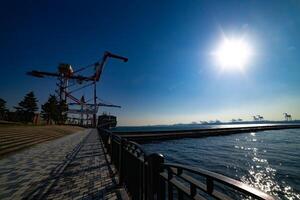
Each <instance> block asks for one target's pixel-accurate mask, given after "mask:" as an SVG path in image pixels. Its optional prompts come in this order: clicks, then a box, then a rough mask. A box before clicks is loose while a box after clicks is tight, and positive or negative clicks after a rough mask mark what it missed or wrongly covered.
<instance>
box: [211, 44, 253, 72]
mask: <svg viewBox="0 0 300 200" xmlns="http://www.w3.org/2000/svg"><path fill="white" fill-rule="evenodd" d="M251 54H252V51H251V48H250V45H249V44H248V43H247V42H246V41H245V40H243V39H228V38H225V39H224V40H223V41H222V43H221V44H220V46H219V47H218V48H217V50H216V51H215V52H214V55H215V57H216V61H217V63H218V65H219V66H221V67H222V68H223V69H243V68H244V67H245V66H246V64H247V63H248V62H249V60H250V57H251Z"/></svg>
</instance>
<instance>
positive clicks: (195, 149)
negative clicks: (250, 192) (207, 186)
mask: <svg viewBox="0 0 300 200" xmlns="http://www.w3.org/2000/svg"><path fill="white" fill-rule="evenodd" d="M224 126H226V125H213V126H211V125H210V126H207V127H204V128H210V127H211V128H216V127H222V128H224ZM243 126H245V125H243ZM246 126H248V125H246ZM194 127H195V128H199V126H198V127H197V126H194ZM201 127H203V125H202V126H201ZM228 127H232V125H228ZM192 128H193V126H192V127H191V126H188V127H180V129H181V130H183V129H192ZM117 129H118V130H119V131H134V130H135V131H141V130H147V131H150V130H178V127H177V128H176V127H174V126H171V127H170V126H169V127H168V126H163V127H159V126H158V127H154V128H153V127H147V126H146V127H131V128H130V127H125V128H117ZM143 146H144V148H145V150H146V151H147V152H149V153H150V152H157V153H162V154H163V155H164V156H165V159H166V160H167V161H169V162H173V163H180V164H187V165H189V166H194V167H200V168H203V169H207V170H211V171H214V172H217V173H220V174H223V175H226V176H228V177H231V178H234V179H237V180H240V181H242V182H244V183H247V184H249V185H251V186H253V187H256V188H258V189H260V190H262V191H265V192H266V193H268V194H271V195H273V196H276V197H278V198H279V199H300V129H287V130H274V131H262V132H256V133H255V132H253V133H241V134H235V135H227V136H216V137H206V138H192V139H188V138H187V139H178V140H169V141H160V142H154V143H148V144H144V145H143Z"/></svg>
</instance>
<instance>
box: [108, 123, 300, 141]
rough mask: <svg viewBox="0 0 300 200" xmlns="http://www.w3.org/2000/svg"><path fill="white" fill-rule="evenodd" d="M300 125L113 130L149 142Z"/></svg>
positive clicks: (126, 137)
mask: <svg viewBox="0 0 300 200" xmlns="http://www.w3.org/2000/svg"><path fill="white" fill-rule="evenodd" d="M297 128H300V125H299V124H297V125H272V126H251V127H237V128H204V129H189V130H161V131H134V132H113V133H114V134H116V135H119V136H121V137H123V138H125V139H128V140H132V141H135V142H138V143H149V142H152V141H163V140H174V139H182V138H201V137H210V136H222V135H231V134H238V133H247V132H257V131H267V130H280V129H297Z"/></svg>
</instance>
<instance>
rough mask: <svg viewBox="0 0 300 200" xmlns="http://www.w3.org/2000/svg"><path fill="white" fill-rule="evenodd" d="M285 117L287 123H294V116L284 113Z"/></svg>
mask: <svg viewBox="0 0 300 200" xmlns="http://www.w3.org/2000/svg"><path fill="white" fill-rule="evenodd" d="M283 115H284V119H285V120H286V121H292V115H291V114H288V113H283Z"/></svg>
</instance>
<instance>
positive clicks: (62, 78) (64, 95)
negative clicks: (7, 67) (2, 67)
mask: <svg viewBox="0 0 300 200" xmlns="http://www.w3.org/2000/svg"><path fill="white" fill-rule="evenodd" d="M109 58H113V59H118V60H121V61H123V62H127V61H128V58H126V57H123V56H120V55H117V54H113V53H110V52H108V51H105V52H104V54H103V57H102V59H101V60H100V61H98V62H96V63H94V64H90V65H88V66H85V67H82V68H80V69H78V70H75V71H74V70H73V68H72V66H71V65H70V64H66V63H61V64H59V66H58V70H57V72H45V71H37V70H33V71H30V72H27V74H28V75H30V76H34V77H37V78H45V77H55V78H57V80H58V81H57V84H56V85H57V87H58V89H57V90H56V92H57V93H58V94H59V100H60V101H64V102H66V103H67V104H68V105H75V104H76V105H81V108H82V109H81V112H79V114H81V116H82V114H83V113H85V112H88V113H89V114H92V115H93V123H92V124H93V126H94V127H95V126H96V123H97V120H96V114H97V112H98V108H99V106H108V107H120V106H116V105H113V104H104V103H98V102H97V92H96V83H97V82H99V80H100V77H101V75H102V72H103V69H104V66H105V64H106V63H107V61H108V59H109ZM91 67H94V74H92V75H90V76H83V75H80V74H78V73H79V72H82V71H84V70H86V69H88V68H91ZM70 80H74V81H75V82H74V83H73V84H71V85H69V81H70ZM75 85H81V87H77V88H75V89H73V90H70V88H71V87H74V86H75ZM89 86H93V90H94V91H93V100H94V102H93V104H87V103H86V102H85V101H82V99H78V98H76V97H75V96H74V95H73V93H74V92H77V91H79V90H81V89H84V88H86V87H89ZM68 100H70V101H71V102H69V101H68ZM83 107H89V109H83ZM71 111H72V110H71ZM74 112H75V111H74Z"/></svg>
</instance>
